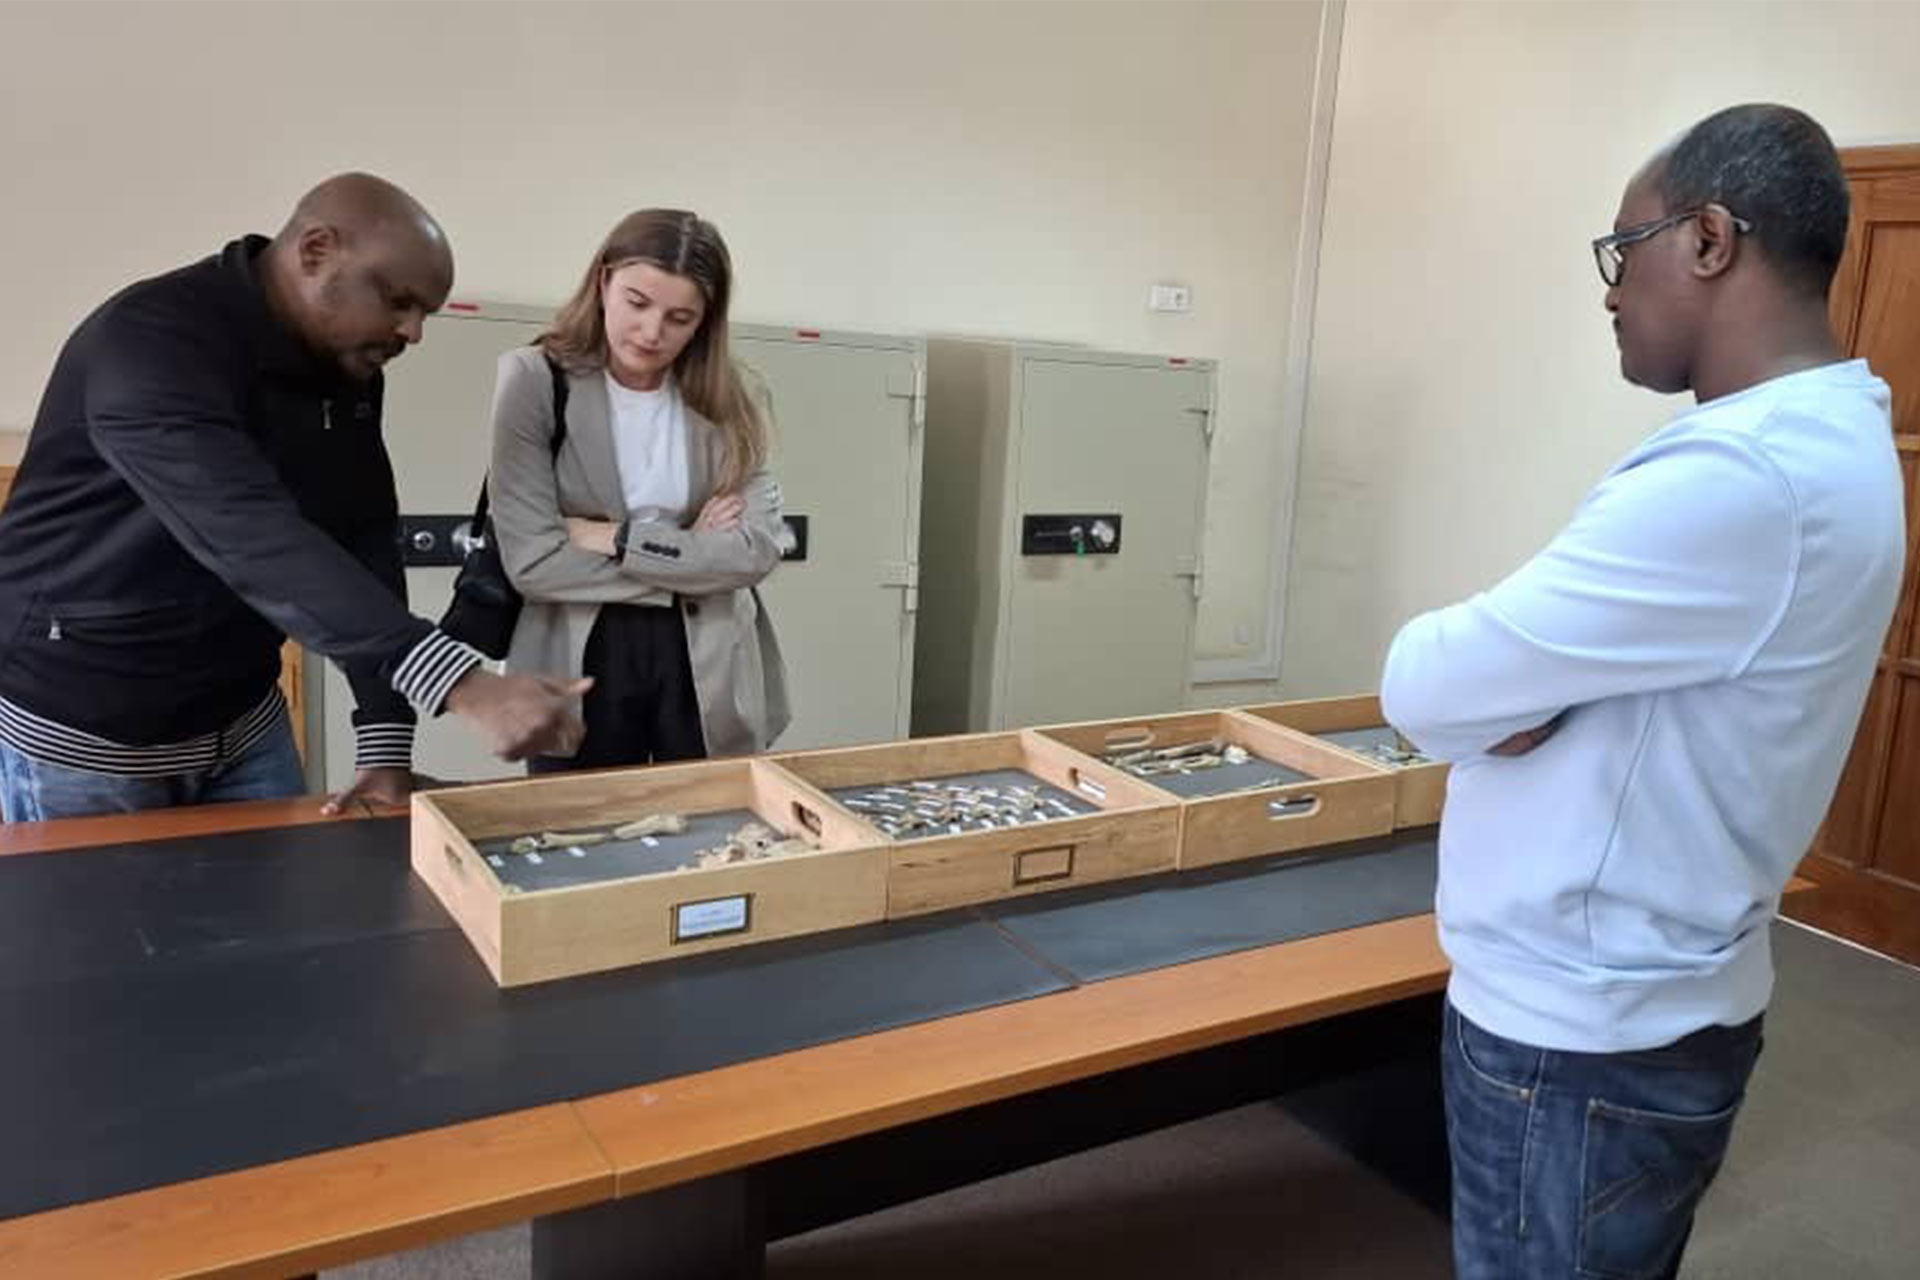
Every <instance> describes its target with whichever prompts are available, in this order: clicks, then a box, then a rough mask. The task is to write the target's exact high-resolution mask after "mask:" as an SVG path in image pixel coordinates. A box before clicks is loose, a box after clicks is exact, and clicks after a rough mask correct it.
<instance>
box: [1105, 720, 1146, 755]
mask: <svg viewBox="0 0 1920 1280" xmlns="http://www.w3.org/2000/svg"><path fill="white" fill-rule="evenodd" d="M1157 741H1159V735H1158V734H1156V733H1155V732H1154V731H1153V730H1152V729H1151V728H1149V727H1148V726H1146V725H1144V724H1136V725H1128V726H1126V727H1125V728H1121V729H1111V730H1109V731H1108V732H1107V745H1106V746H1105V748H1104V750H1107V751H1138V750H1139V749H1140V748H1142V747H1150V746H1152V745H1153V744H1154V743H1155V742H1157Z"/></svg>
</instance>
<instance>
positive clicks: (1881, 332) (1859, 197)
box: [1787, 146, 1920, 963]
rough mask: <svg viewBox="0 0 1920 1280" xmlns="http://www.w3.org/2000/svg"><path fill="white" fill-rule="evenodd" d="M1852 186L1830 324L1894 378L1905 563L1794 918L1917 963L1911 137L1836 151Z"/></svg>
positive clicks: (1917, 286) (1918, 696)
mask: <svg viewBox="0 0 1920 1280" xmlns="http://www.w3.org/2000/svg"><path fill="white" fill-rule="evenodd" d="M1841 158H1842V160H1843V162H1844V163H1845V165H1846V168H1847V178H1848V184H1849V186H1850V187H1851V188H1852V191H1853V219H1852V224H1851V226H1849V228H1848V231H1847V256H1846V258H1845V260H1844V261H1843V262H1842V263H1841V265H1840V274H1839V277H1838V278H1837V279H1836V280H1835V281H1834V288H1833V305H1832V314H1833V322H1834V329H1835V331H1836V332H1837V333H1838V334H1839V335H1840V340H1841V342H1842V343H1843V344H1844V345H1845V346H1846V349H1847V351H1848V353H1849V354H1850V355H1855V356H1865V357H1866V358H1867V360H1868V361H1869V362H1870V363H1871V364H1872V366H1873V370H1874V372H1875V373H1877V374H1879V375H1880V376H1881V377H1882V378H1885V379H1886V380H1887V382H1888V384H1889V385H1890V386H1892V388H1893V431H1894V441H1895V444H1896V445H1897V447H1898V448H1899V451H1900V466H1901V470H1902V472H1903V473H1904V475H1905V477H1906V484H1907V570H1906V579H1905V581H1904V583H1903V584H1902V586H1901V591H1900V603H1899V606H1898V607H1897V608H1896V610H1895V612H1894V616H1893V625H1892V627H1890V628H1889V629H1888V631H1887V637H1886V642H1885V644H1884V646H1883V647H1882V650H1881V656H1880V666H1879V670H1878V671H1877V672H1876V673H1875V675H1874V681H1873V689H1872V692H1871V693H1870V694H1869V696H1868V698H1867V708H1866V712H1865V714H1864V715H1863V716H1862V717H1861V720H1860V729H1859V732H1858V734H1857V736H1856V737H1855V739H1854V744H1853V752H1852V754H1851V755H1850V756H1849V757H1848V760H1847V768H1846V772H1845V773H1844V774H1843V775H1841V779H1840V788H1839V790H1838V792H1837V793H1836V794H1835V796H1834V800H1833V806H1832V808H1830V809H1829V810H1828V811H1827V821H1826V825H1825V826H1823V827H1822V828H1821V830H1820V833H1819V835H1817V836H1816V837H1815V838H1814V844H1813V849H1812V851H1811V852H1810V853H1809V854H1808V855H1807V858H1806V860H1805V861H1804V862H1803V863H1802V865H1801V871H1802V873H1803V874H1804V875H1806V876H1807V877H1808V878H1809V879H1812V880H1816V881H1818V882H1819V883H1820V886H1821V887H1820V892H1818V893H1814V894H1803V895H1801V898H1802V899H1803V900H1802V901H1796V902H1795V903H1793V904H1792V905H1791V906H1790V907H1788V908H1787V914H1788V915H1790V916H1792V917H1793V918H1795V919H1797V920H1804V921H1806V922H1807V923H1809V924H1812V925H1815V926H1817V927H1819V928H1822V929H1826V930H1828V931H1829V932H1832V933H1836V934H1839V935H1840V936H1842V937H1845V938H1849V939H1852V940H1853V941H1855V942H1859V943H1862V944H1864V945H1866V946H1869V947H1872V948H1873V949H1874V950H1876V951H1884V952H1886V953H1888V954H1889V955H1894V956H1898V957H1900V958H1901V959H1903V960H1906V961H1909V962H1912V963H1920V146H1914V147H1869V148H1861V149H1858V150H1851V151H1846V152H1843V153H1842V157H1841Z"/></svg>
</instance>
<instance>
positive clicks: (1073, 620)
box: [913, 340, 1215, 734]
mask: <svg viewBox="0 0 1920 1280" xmlns="http://www.w3.org/2000/svg"><path fill="white" fill-rule="evenodd" d="M1214 375H1215V369H1214V365H1213V362H1211V361H1207V360H1187V359H1180V358H1173V357H1164V356H1140V355H1125V354H1119V353H1113V352H1098V351H1084V350H1079V349H1076V348H1070V347H1047V346H1021V345H1011V344H997V343H987V342H965V341H949V340H935V341H933V342H931V343H929V344H928V401H927V403H928V409H927V414H928V421H927V462H926V498H925V501H924V506H923V511H924V517H923V520H922V524H921V565H922V568H921V581H922V584H923V585H922V591H921V617H920V624H919V631H918V636H919V640H918V644H917V648H916V653H915V670H916V672H917V673H918V674H917V676H916V681H915V686H914V700H913V731H914V732H915V733H916V734H931V733H958V732H966V731H974V730H981V729H999V728H1007V727H1012V726H1018V725H1031V724H1048V723H1058V722H1061V721H1068V720H1081V719H1093V718H1099V717H1105V716H1124V715H1133V714H1142V713H1146V712H1156V711H1166V710H1167V709H1169V708H1174V707H1179V706H1182V705H1184V703H1185V700H1186V695H1187V685H1188V681H1189V678H1190V674H1189V673H1190V671H1191V667H1192V654H1193V623H1194V614H1195V610H1196V607H1197V603H1198V600H1199V596H1200V585H1201V578H1200V559H1199V557H1200V538H1201V527H1202V519H1203V509H1204V502H1205V498H1206V479H1207V457H1208V444H1209V439H1210V435H1211V430H1212V421H1213V394H1214Z"/></svg>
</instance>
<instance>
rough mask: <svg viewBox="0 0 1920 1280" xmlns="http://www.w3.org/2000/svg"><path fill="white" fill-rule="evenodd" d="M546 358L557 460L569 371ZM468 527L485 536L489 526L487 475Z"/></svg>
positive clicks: (564, 433)
mask: <svg viewBox="0 0 1920 1280" xmlns="http://www.w3.org/2000/svg"><path fill="white" fill-rule="evenodd" d="M546 360H547V373H548V375H549V376H550V377H551V378H552V379H553V439H552V440H551V441H550V442H549V450H548V456H549V457H551V458H553V459H555V460H556V461H557V460H558V459H559V457H560V446H561V445H563V444H565V443H566V442H567V371H566V370H565V369H563V368H561V367H560V363H559V361H557V360H555V359H554V358H553V357H552V356H548V357H547V358H546ZM468 527H469V529H470V530H471V531H472V533H473V536H475V537H481V536H484V531H485V529H486V527H487V477H486V476H481V477H480V500H479V501H478V502H476V503H474V504H473V523H472V524H471V525H470V526H468Z"/></svg>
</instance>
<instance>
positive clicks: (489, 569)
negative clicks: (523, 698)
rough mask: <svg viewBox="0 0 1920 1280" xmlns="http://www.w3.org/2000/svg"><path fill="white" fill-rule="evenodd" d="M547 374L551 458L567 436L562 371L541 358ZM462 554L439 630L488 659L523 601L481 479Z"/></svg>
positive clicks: (502, 648)
mask: <svg viewBox="0 0 1920 1280" xmlns="http://www.w3.org/2000/svg"><path fill="white" fill-rule="evenodd" d="M547 369H548V371H549V372H550V373H551V374H552V375H553V441H552V452H551V454H550V456H551V457H553V458H555V459H558V458H559V456H560V446H561V445H562V444H564V443H565V442H566V439H567V373H566V370H564V369H562V368H561V367H560V366H559V365H558V364H556V363H554V360H553V357H551V356H549V357H547ZM468 528H469V529H470V530H471V532H470V533H469V534H468V537H467V557H466V559H465V560H464V561H463V562H462V563H461V565H460V572H459V574H458V576H456V577H455V578H454V580H453V603H452V604H450V605H448V606H447V612H446V614H445V615H444V616H443V617H442V618H441V619H440V630H441V631H443V632H445V633H446V634H447V635H449V636H452V637H453V638H454V639H455V640H459V641H461V642H463V643H465V644H470V645H472V646H473V647H474V648H476V649H478V650H479V651H480V652H481V653H484V654H486V655H487V657H489V658H504V657H506V656H507V647H508V646H509V645H510V644H512V643H513V628H514V626H515V625H516V624H517V623H518V622H519V621H520V606H521V604H522V603H524V602H523V601H522V600H521V598H520V593H519V592H518V591H516V590H515V589H514V586H513V583H512V581H510V580H509V579H508V577H507V569H506V566H505V565H504V564H502V563H501V560H500V546H499V542H498V540H497V539H496V537H495V536H494V531H493V521H492V520H491V519H490V518H489V517H488V515H487V481H486V479H485V477H482V478H481V481H480V500H479V501H478V502H476V503H474V506H473V523H472V524H471V525H470V526H468Z"/></svg>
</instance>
